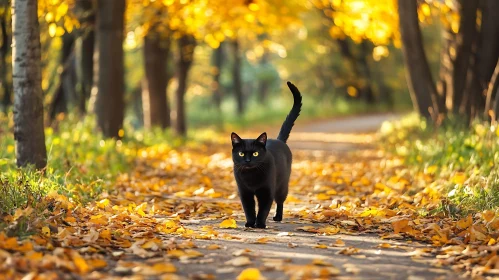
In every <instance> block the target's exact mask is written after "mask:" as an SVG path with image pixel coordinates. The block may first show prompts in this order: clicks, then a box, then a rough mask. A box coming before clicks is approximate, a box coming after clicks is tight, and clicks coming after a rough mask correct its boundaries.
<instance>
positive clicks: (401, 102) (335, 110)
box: [0, 0, 459, 134]
mask: <svg viewBox="0 0 499 280" xmlns="http://www.w3.org/2000/svg"><path fill="white" fill-rule="evenodd" d="M9 2H10V1H8V0H3V1H2V2H1V7H0V63H1V65H0V69H1V70H0V72H1V73H0V82H1V86H0V100H1V109H2V110H3V111H4V112H8V111H9V110H10V109H11V106H12V102H13V96H12V95H13V94H12V78H11V65H10V64H11V59H12V58H11V48H10V45H11V38H12V33H11V23H10V21H11V14H10V3H9ZM419 2H420V3H419V6H418V16H419V20H420V23H421V27H422V34H423V41H424V46H425V49H426V54H427V56H428V61H429V63H430V67H431V69H432V70H433V71H434V72H435V73H436V72H437V70H438V65H439V57H440V47H441V43H442V40H443V38H444V37H443V36H444V33H445V30H446V29H449V28H450V29H452V26H453V24H455V22H457V21H458V20H459V17H456V16H455V13H453V11H454V10H455V9H456V6H455V5H454V4H453V1H426V2H425V1H419ZM38 5H39V7H38V16H39V22H40V40H41V49H42V61H41V64H42V88H43V92H44V107H45V121H46V125H52V124H54V122H56V121H58V120H62V119H64V118H67V116H68V115H76V116H83V115H84V114H85V113H86V112H92V111H94V110H95V108H94V107H95V106H94V105H95V104H94V103H95V99H97V97H95V96H93V93H95V92H96V91H97V90H98V87H99V86H98V82H96V80H97V79H98V80H99V81H101V82H102V83H106V84H107V85H108V86H107V87H104V88H105V90H106V91H109V92H106V94H108V95H109V96H112V98H111V100H110V101H109V103H108V104H106V105H105V106H104V107H110V106H111V107H121V106H122V107H123V110H124V112H125V114H124V122H125V123H127V124H130V125H131V126H132V127H134V128H141V127H144V126H145V127H146V128H148V127H152V126H160V127H163V128H165V127H169V126H173V127H174V128H175V129H176V131H177V132H178V133H179V134H185V131H186V127H188V128H198V127H213V128H217V129H220V128H221V129H223V128H228V127H232V126H236V127H238V126H247V125H252V124H259V123H266V124H271V123H276V124H278V123H280V122H281V121H282V120H283V118H284V116H285V115H286V114H287V112H288V111H289V109H290V107H291V105H292V104H291V103H292V98H291V94H290V93H289V91H288V89H287V87H286V86H285V81H287V80H289V81H292V82H293V83H295V84H296V85H297V86H298V87H299V89H300V90H301V91H302V94H303V95H304V105H303V106H304V107H303V113H302V117H301V118H304V119H316V118H327V117H332V116H338V115H345V114H359V113H364V112H386V111H391V112H392V111H397V112H400V111H408V110H410V109H411V108H412V105H411V99H410V96H409V90H408V87H407V82H406V78H405V71H404V63H403V55H402V51H401V39H400V32H399V27H398V25H399V23H398V20H399V19H398V12H397V5H396V1H393V0H383V1H371V0H308V1H301V0H300V1H298V0H290V1H284V0H270V1H261V0H235V1H234V0H231V1H224V0H128V1H123V0H117V1H92V0H69V1H63V0H39V3H38ZM120 11H121V12H120ZM99 13H100V14H102V15H103V16H102V18H103V20H101V21H100V22H101V24H99V21H98V20H97V18H99V16H98V15H99ZM456 13H457V11H456ZM111 29H112V30H111ZM112 32H114V33H116V32H118V33H120V32H121V33H122V34H123V36H122V38H120V36H117V37H116V36H114V35H109V34H113V33H112ZM99 35H100V37H99ZM98 38H100V40H97V39H98ZM119 40H122V42H123V44H120V43H119ZM97 41H99V42H97ZM116 41H118V43H116ZM102 44H105V45H107V47H106V46H102ZM101 47H104V48H107V53H105V55H106V57H105V61H101V62H99V55H98V53H99V48H101ZM119 48H122V49H123V51H124V60H123V61H124V62H123V63H124V79H123V80H122V79H121V78H119V77H118V78H117V76H116V75H118V76H119V74H113V72H112V71H101V72H102V73H99V69H102V68H106V67H110V68H112V67H115V68H116V67H117V68H119V66H117V65H119V64H120V58H119V57H117V56H119V53H120V51H119V50H117V49H119ZM113 49H114V51H113ZM101 52H103V51H102V50H101ZM101 60H102V58H101ZM118 72H119V71H118ZM121 83H123V84H124V87H123V88H122V87H121V86H120V84H121ZM113 91H120V92H118V93H113ZM95 94H96V93H95ZM113 99H114V101H113ZM120 99H123V100H124V102H123V103H122V102H120V101H119V100H120ZM184 105H185V108H180V107H184ZM101 110H102V109H101ZM75 118H78V117H75ZM179 122H180V124H178V123H179ZM118 126H119V125H118Z"/></svg>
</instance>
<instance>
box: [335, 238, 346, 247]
mask: <svg viewBox="0 0 499 280" xmlns="http://www.w3.org/2000/svg"><path fill="white" fill-rule="evenodd" d="M333 246H335V247H343V246H345V242H343V240H341V239H336V242H334V244H333Z"/></svg>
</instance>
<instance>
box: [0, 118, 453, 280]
mask: <svg viewBox="0 0 499 280" xmlns="http://www.w3.org/2000/svg"><path fill="white" fill-rule="evenodd" d="M390 117H391V116H388V115H387V116H385V117H379V116H378V117H376V118H374V117H373V118H371V117H360V118H357V119H356V118H351V119H344V120H342V121H341V122H343V123H342V124H339V123H337V122H338V120H336V121H334V123H327V122H325V123H318V124H316V125H315V126H313V127H314V128H313V129H310V127H300V126H299V125H297V127H296V131H294V132H293V133H292V135H291V138H290V139H293V140H292V141H290V146H291V147H292V149H293V150H294V162H293V173H292V178H291V181H290V195H289V196H288V199H287V201H286V203H285V207H284V220H283V222H282V223H275V222H273V221H271V217H269V219H268V223H267V225H268V228H267V229H265V230H261V229H246V228H244V222H245V221H244V213H243V211H242V209H241V206H240V202H239V199H238V197H237V192H236V185H235V182H234V178H233V172H232V160H231V158H230V145H229V144H226V145H223V146H218V145H206V146H196V147H184V148H181V149H177V150H172V149H170V148H168V147H167V146H155V147H150V148H147V149H144V150H141V151H139V152H138V154H137V157H138V158H137V166H136V169H135V170H134V171H133V172H130V173H129V174H123V176H121V177H120V178H119V179H118V180H117V181H116V183H114V187H113V189H112V190H111V192H110V193H104V194H102V196H101V198H99V200H98V201H97V202H95V203H91V204H89V205H87V206H85V207H77V206H76V205H75V204H73V203H71V202H70V201H69V200H68V199H67V198H65V197H62V196H56V197H54V200H53V202H51V203H50V207H51V209H52V210H51V211H53V213H56V214H54V216H52V217H50V218H48V219H47V222H46V223H47V226H46V227H44V228H43V230H42V232H41V233H40V234H39V235H37V236H33V237H32V238H31V241H29V242H28V241H25V242H24V243H22V245H20V244H21V243H18V242H17V241H16V240H15V238H14V239H13V240H12V239H6V237H5V236H1V235H0V248H4V249H5V250H15V251H16V253H13V254H10V253H9V252H8V251H5V250H2V249H0V260H2V259H3V260H4V264H3V265H0V279H4V278H5V279H16V278H19V279H20V278H22V277H24V276H29V277H28V278H26V279H35V278H36V277H38V278H36V279H57V278H62V279H73V278H85V279H122V278H127V279H246V280H249V279H251V280H253V279H255V280H256V279H264V278H265V279H332V278H337V279H412V280H415V279H436V278H440V279H456V278H458V276H459V275H458V274H456V273H455V272H453V271H451V270H450V269H448V268H446V266H442V262H439V260H438V259H436V258H435V256H436V254H440V253H441V251H439V250H440V249H439V248H438V247H436V246H432V245H430V244H433V245H435V244H437V245H438V244H441V245H443V244H446V243H447V242H448V241H447V240H443V238H444V237H445V238H446V236H447V235H448V234H446V233H445V234H444V233H442V230H441V228H440V226H443V224H442V221H434V220H431V219H429V218H422V217H421V216H420V215H419V214H418V212H417V211H418V210H417V208H416V207H415V206H414V205H416V203H419V201H422V200H424V201H430V200H431V197H430V196H426V195H424V194H423V197H418V198H414V197H407V196H406V195H405V194H406V193H408V190H410V189H411V187H412V186H411V182H412V181H414V180H415V178H412V177H411V174H409V173H408V172H405V171H404V168H403V166H400V164H398V163H397V160H396V159H392V158H385V157H384V156H383V155H382V154H380V153H379V152H378V151H377V150H376V149H374V148H373V145H372V143H371V142H372V139H373V135H372V134H369V133H368V132H370V131H372V130H375V129H376V127H377V126H378V125H379V124H380V121H381V120H382V119H383V118H390ZM367 123H368V124H367ZM352 129H353V130H352ZM352 131H355V132H356V133H351V132H352ZM418 207H419V206H418ZM273 212H274V209H273V210H272V211H271V215H273ZM440 239H442V240H440ZM28 243H29V244H28ZM33 244H34V245H33ZM6 245H8V246H10V247H5V246H6ZM2 246H3V247H2ZM12 246H14V247H12ZM16 246H17V247H16ZM19 246H20V247H19ZM33 246H34V247H33ZM33 249H34V250H35V251H36V253H32V252H33V251H32V250H33ZM30 250H31V251H30ZM460 250H461V251H462V249H460ZM459 252H460V251H459ZM439 267H440V268H439ZM35 276H36V277H35Z"/></svg>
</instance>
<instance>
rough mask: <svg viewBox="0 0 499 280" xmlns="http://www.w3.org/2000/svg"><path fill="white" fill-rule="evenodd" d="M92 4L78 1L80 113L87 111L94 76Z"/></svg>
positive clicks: (92, 2) (93, 16)
mask: <svg viewBox="0 0 499 280" xmlns="http://www.w3.org/2000/svg"><path fill="white" fill-rule="evenodd" d="M94 2H95V1H88V0H78V1H77V2H76V4H77V7H78V11H79V15H80V16H79V21H80V23H81V25H82V27H81V29H80V37H79V39H78V42H77V43H78V54H77V61H78V62H77V65H78V66H77V68H78V72H79V83H80V86H81V89H80V100H79V106H78V107H79V109H80V111H81V112H82V113H85V112H86V111H87V105H86V103H87V100H88V99H89V98H90V94H91V91H92V80H93V76H94V73H93V72H94V58H93V57H94V49H95V10H94V8H95V7H94V5H93V4H94Z"/></svg>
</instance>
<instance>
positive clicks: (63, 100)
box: [49, 34, 76, 121]
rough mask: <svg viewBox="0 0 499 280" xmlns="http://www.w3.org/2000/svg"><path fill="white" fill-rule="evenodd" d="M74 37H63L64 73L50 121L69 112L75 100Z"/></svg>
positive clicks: (55, 96) (53, 103)
mask: <svg viewBox="0 0 499 280" xmlns="http://www.w3.org/2000/svg"><path fill="white" fill-rule="evenodd" d="M73 50H74V36H73V34H64V35H63V36H62V53H61V60H60V61H61V67H62V72H61V75H60V80H59V84H58V86H57V89H56V91H55V93H54V97H53V99H52V103H51V104H50V108H49V119H50V121H53V120H54V119H55V117H56V116H57V115H58V114H60V113H67V112H68V105H69V104H70V103H71V101H74V98H75V86H76V84H75V81H74V77H73V74H74V67H72V66H74V65H73V63H72V60H74V52H73Z"/></svg>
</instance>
